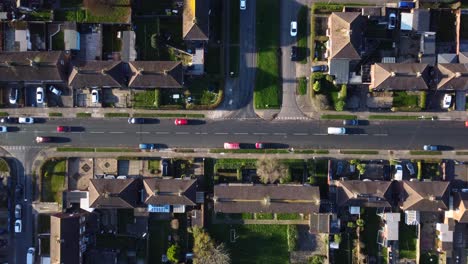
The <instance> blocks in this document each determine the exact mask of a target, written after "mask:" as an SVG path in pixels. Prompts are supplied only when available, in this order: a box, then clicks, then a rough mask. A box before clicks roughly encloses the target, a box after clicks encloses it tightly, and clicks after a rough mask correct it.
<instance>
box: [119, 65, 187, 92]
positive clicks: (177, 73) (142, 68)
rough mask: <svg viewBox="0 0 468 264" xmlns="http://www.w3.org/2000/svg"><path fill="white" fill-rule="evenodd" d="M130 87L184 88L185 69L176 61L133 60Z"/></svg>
mask: <svg viewBox="0 0 468 264" xmlns="http://www.w3.org/2000/svg"><path fill="white" fill-rule="evenodd" d="M129 64H130V69H131V71H132V74H133V76H132V77H131V78H130V81H129V83H128V87H130V88H182V85H183V81H184V70H183V67H182V63H181V62H176V61H132V62H130V63H129Z"/></svg>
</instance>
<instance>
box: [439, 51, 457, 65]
mask: <svg viewBox="0 0 468 264" xmlns="http://www.w3.org/2000/svg"><path fill="white" fill-rule="evenodd" d="M437 63H458V56H457V54H456V53H439V54H437Z"/></svg>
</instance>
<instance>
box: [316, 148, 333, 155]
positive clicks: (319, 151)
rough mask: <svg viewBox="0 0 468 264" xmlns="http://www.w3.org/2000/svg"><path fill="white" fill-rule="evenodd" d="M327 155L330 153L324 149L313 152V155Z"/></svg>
mask: <svg viewBox="0 0 468 264" xmlns="http://www.w3.org/2000/svg"><path fill="white" fill-rule="evenodd" d="M328 153H330V151H328V150H326V149H318V150H316V151H315V154H328Z"/></svg>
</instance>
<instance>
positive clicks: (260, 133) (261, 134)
mask: <svg viewBox="0 0 468 264" xmlns="http://www.w3.org/2000/svg"><path fill="white" fill-rule="evenodd" d="M253 134H254V135H268V133H253Z"/></svg>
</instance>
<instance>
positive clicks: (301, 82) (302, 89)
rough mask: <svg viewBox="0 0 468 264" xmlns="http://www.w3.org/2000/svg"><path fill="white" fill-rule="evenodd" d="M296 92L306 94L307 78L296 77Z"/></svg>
mask: <svg viewBox="0 0 468 264" xmlns="http://www.w3.org/2000/svg"><path fill="white" fill-rule="evenodd" d="M297 93H298V94H299V95H306V94H307V79H306V77H301V78H299V79H298V85H297Z"/></svg>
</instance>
